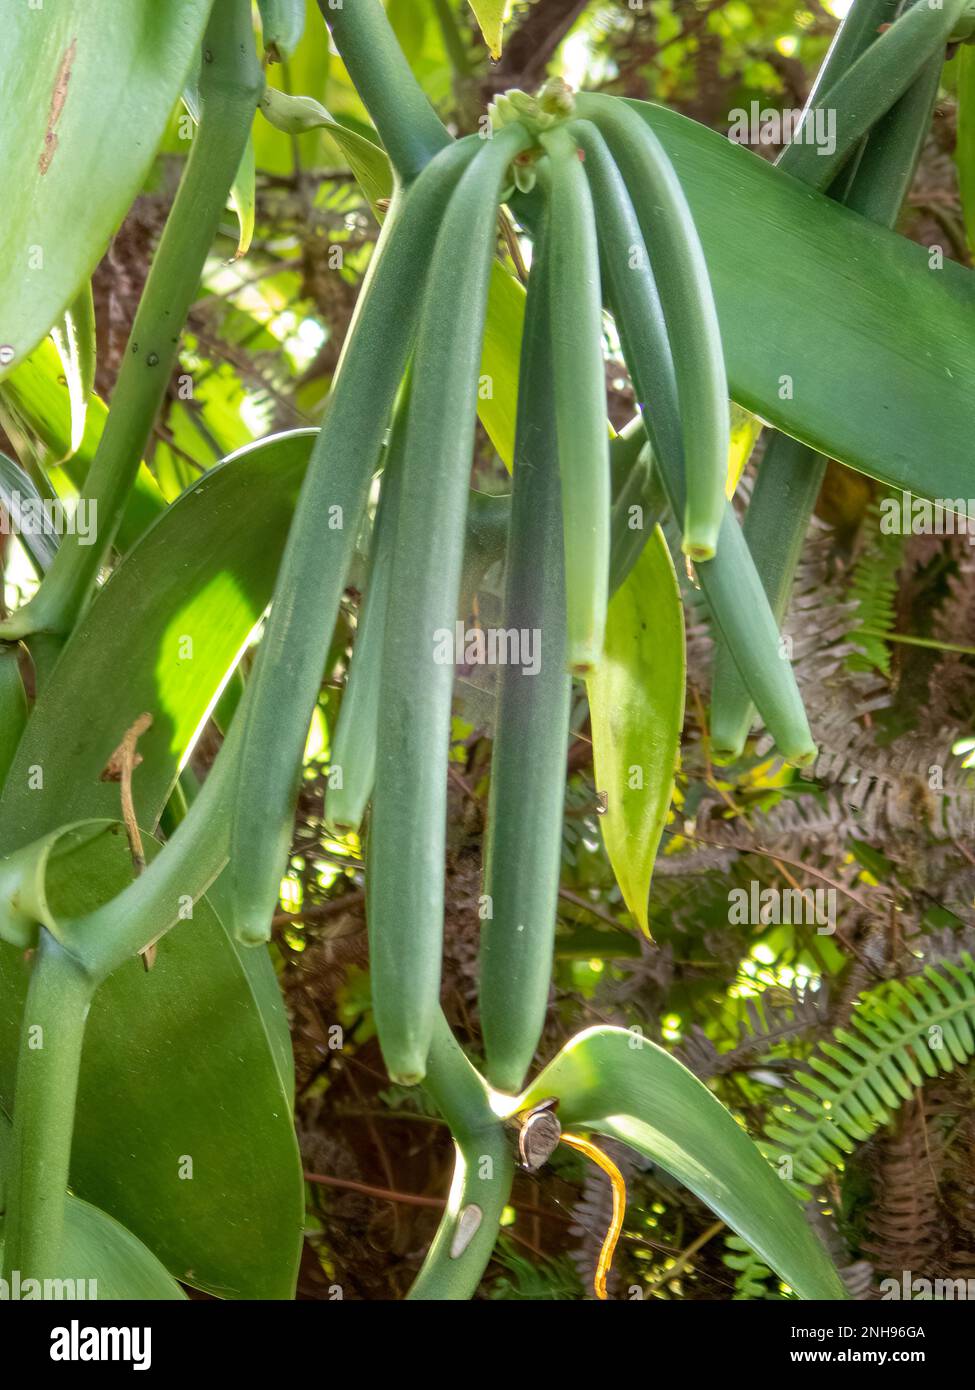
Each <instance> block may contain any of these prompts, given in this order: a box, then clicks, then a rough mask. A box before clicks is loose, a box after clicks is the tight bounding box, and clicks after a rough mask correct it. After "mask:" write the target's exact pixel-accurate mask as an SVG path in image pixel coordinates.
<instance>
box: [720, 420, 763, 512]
mask: <svg viewBox="0 0 975 1390" xmlns="http://www.w3.org/2000/svg"><path fill="white" fill-rule="evenodd" d="M761 432H762V422H761V420H759V418H758V416H757V415H753V414H752V413H751V411H750V410H746V409H745V408H744V406H740V405H736V404H735V402H734V401H732V402H731V443H730V447H729V449H728V482H727V486H726V488H725V491H726V493H727V495H728V496H729V497H734V495H735V489H736V488H737V487H738V484H739V483H740V482H741V475H742V473H744V471H745V465H746V464H747V462H748V460H749V459H750V458H751V456H752V450H753V449H754V447H755V442H756V440H757V439H758V436H759V435H760V434H761Z"/></svg>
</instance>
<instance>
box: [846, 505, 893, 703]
mask: <svg viewBox="0 0 975 1390" xmlns="http://www.w3.org/2000/svg"><path fill="white" fill-rule="evenodd" d="M891 495H893V494H891ZM863 534H864V543H863V548H862V550H861V552H860V554H859V556H858V558H857V561H856V563H855V565H854V566H853V573H852V575H851V576H850V588H849V595H848V596H849V598H850V599H852V600H854V601H855V603H856V620H857V624H858V628H859V629H860V630H855V631H854V633H853V634H852V636H853V640H854V641H855V642H856V644H857V646H858V647H859V649H860V650H859V651H857V652H853V653H851V654H850V656H848V657H847V667H848V669H849V670H851V671H869V670H871V669H875V670H878V671H882V672H883V674H884V675H885V676H889V675H890V648H889V647H888V646H887V643H886V642H885V640H884V636H885V634H887V633H889V632H893V630H894V626H895V624H896V619H897V614H896V605H897V572H898V570H899V569H900V567H901V564H902V562H903V558H904V537H903V536H902V535H900V534H899V533H888V532H885V531H883V530H881V526H880V499H878V500H877V501H875V502H874V503H873V504H872V505H871V506H870V508H869V510H868V512H867V515H866V517H865V518H864V523H863ZM863 629H866V631H863ZM877 634H880V635H879V636H878V635H877Z"/></svg>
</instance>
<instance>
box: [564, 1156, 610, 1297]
mask: <svg viewBox="0 0 975 1390" xmlns="http://www.w3.org/2000/svg"><path fill="white" fill-rule="evenodd" d="M561 1142H562V1143H563V1144H568V1146H569V1148H570V1149H575V1150H576V1151H577V1152H578V1153H581V1154H583V1155H584V1156H585V1157H586V1158H588V1159H590V1160H591V1161H592V1162H593V1163H595V1164H596V1166H597V1167H599V1168H601V1169H602V1170H603V1172H604V1173H605V1174H606V1176H607V1177H608V1178H609V1181H610V1184H611V1186H612V1189H613V1215H612V1218H611V1219H610V1223H609V1230H608V1231H607V1232H606V1237H605V1239H604V1240H603V1247H602V1249H601V1250H600V1252H599V1260H598V1261H597V1263H596V1275H595V1278H594V1280H593V1284H594V1286H595V1289H596V1297H597V1298H601V1299H605V1298H607V1297H608V1294H607V1292H606V1277H607V1275H608V1274H609V1271H610V1268H611V1266H612V1263H613V1254H614V1253H615V1250H616V1245H617V1242H618V1241H619V1238H620V1232H621V1231H622V1229H623V1217H624V1215H625V1213H626V1183H625V1181H624V1179H623V1174H622V1173H621V1172H620V1170H619V1169H618V1168H617V1166H616V1164H615V1163H614V1162H613V1160H612V1159H611V1158H610V1157H609V1155H608V1154H604V1153H603V1151H602V1149H597V1148H596V1145H595V1144H591V1143H590V1142H589V1140H588V1139H582V1138H581V1137H580V1136H579V1135H578V1134H566V1133H564V1132H563V1134H562V1140H561Z"/></svg>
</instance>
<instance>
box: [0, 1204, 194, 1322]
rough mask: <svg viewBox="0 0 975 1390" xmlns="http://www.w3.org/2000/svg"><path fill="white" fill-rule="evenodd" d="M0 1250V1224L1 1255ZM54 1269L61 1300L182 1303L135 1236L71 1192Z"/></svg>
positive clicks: (26, 1293) (27, 1293)
mask: <svg viewBox="0 0 975 1390" xmlns="http://www.w3.org/2000/svg"><path fill="white" fill-rule="evenodd" d="M2 1251H3V1221H2V1219H0V1254H2ZM59 1268H60V1269H62V1270H64V1282H63V1283H60V1284H59V1285H58V1288H57V1296H58V1297H61V1298H68V1299H71V1300H74V1299H75V1298H83V1299H85V1300H86V1301H87V1300H90V1299H93V1298H94V1299H97V1300H98V1301H99V1302H104V1301H109V1300H115V1299H125V1300H126V1301H127V1302H128V1301H129V1300H133V1301H136V1302H143V1301H146V1302H153V1303H163V1302H168V1301H173V1302H178V1301H182V1300H185V1298H186V1294H185V1293H184V1292H183V1290H182V1289H181V1288H180V1286H179V1285H178V1284H177V1283H176V1280H175V1279H174V1278H173V1277H172V1275H171V1274H169V1272H168V1271H167V1269H166V1267H165V1265H163V1264H160V1262H159V1260H157V1259H156V1257H155V1255H154V1254H153V1253H152V1251H151V1250H147V1249H146V1247H145V1246H144V1245H143V1244H142V1241H141V1240H139V1238H138V1237H137V1236H134V1235H133V1234H132V1232H131V1231H127V1230H126V1229H125V1227H124V1226H123V1225H121V1223H120V1222H118V1221H116V1220H114V1219H113V1218H112V1217H111V1216H109V1215H108V1213H107V1212H104V1211H99V1209H98V1207H93V1206H92V1205H91V1203H90V1202H82V1201H81V1199H80V1198H78V1197H72V1196H71V1194H70V1193H69V1194H68V1198H67V1201H66V1203H65V1209H64V1239H63V1241H62V1243H61V1262H60V1265H59ZM34 1292H35V1291H34V1290H33V1289H32V1288H30V1287H24V1286H21V1288H20V1292H19V1297H20V1298H25V1297H33V1296H34ZM37 1297H40V1293H38V1294H37Z"/></svg>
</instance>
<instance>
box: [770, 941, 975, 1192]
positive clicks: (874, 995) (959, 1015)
mask: <svg viewBox="0 0 975 1390" xmlns="http://www.w3.org/2000/svg"><path fill="white" fill-rule="evenodd" d="M973 1029H975V960H973V959H972V957H971V956H970V955H969V954H968V953H967V952H966V953H965V954H964V955H963V956H962V958H961V963H960V965H955V964H954V963H953V962H952V961H947V960H946V961H944V962H942V963H941V964H940V965H939V966H937V967H935V966H932V965H929V966H927V967H926V968H925V969H924V970H923V972H922V973H920V974H918V975H915V976H912V977H910V978H909V979H906V980H889V981H887V982H886V983H885V984H882V985H878V986H877V987H876V988H875V989H872V990H869V991H867V992H866V993H865V994H863V995H861V998H860V1003H859V1004H858V1006H857V1008H856V1009H855V1010H854V1012H853V1015H852V1017H851V1027H850V1028H848V1029H847V1028H837V1029H836V1030H835V1031H834V1034H833V1041H832V1042H823V1043H821V1044H819V1046H818V1047H817V1048H816V1049H815V1051H814V1052H813V1054H812V1056H811V1057H810V1059H809V1069H808V1071H806V1072H804V1073H803V1074H802V1075H801V1076H800V1077H798V1078H797V1083H798V1084H797V1086H796V1087H793V1088H790V1089H788V1090H787V1091H786V1095H787V1097H788V1101H789V1103H788V1104H787V1105H781V1106H778V1107H777V1108H776V1109H775V1110H774V1111H773V1113H772V1115H771V1117H770V1120H769V1123H768V1125H767V1126H766V1134H767V1136H768V1138H769V1139H770V1140H772V1141H773V1145H774V1148H773V1150H772V1152H770V1154H769V1157H770V1158H771V1160H772V1162H773V1163H776V1164H777V1165H779V1166H781V1165H782V1163H783V1160H791V1173H790V1174H789V1175H788V1176H789V1177H790V1178H791V1180H792V1181H793V1183H794V1185H795V1186H796V1187H797V1189H798V1190H799V1191H800V1193H801V1195H803V1196H808V1192H806V1191H805V1189H804V1188H803V1186H802V1185H803V1184H808V1185H809V1186H810V1187H813V1186H816V1185H817V1184H818V1183H820V1182H822V1181H823V1180H824V1178H825V1177H826V1176H827V1175H828V1174H829V1172H830V1170H831V1169H834V1168H842V1167H843V1165H844V1163H845V1158H846V1156H847V1155H848V1154H851V1153H852V1152H853V1151H854V1149H855V1148H856V1146H857V1145H858V1144H861V1143H862V1142H863V1141H864V1140H865V1139H869V1137H870V1136H871V1134H873V1133H874V1131H875V1130H877V1129H878V1128H879V1127H880V1126H881V1125H884V1124H887V1123H888V1121H889V1120H890V1119H891V1117H892V1116H893V1115H894V1114H895V1113H896V1112H897V1110H898V1109H899V1108H900V1106H901V1105H903V1103H904V1102H905V1101H907V1100H910V1098H911V1096H912V1095H913V1094H914V1092H915V1091H916V1089H917V1088H918V1087H919V1086H921V1085H923V1084H924V1081H925V1079H926V1078H928V1077H934V1076H938V1075H940V1074H941V1073H942V1072H949V1071H952V1070H953V1069H954V1067H955V1065H956V1063H961V1062H966V1061H967V1060H968V1059H969V1058H970V1057H972V1056H975V1031H973Z"/></svg>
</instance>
